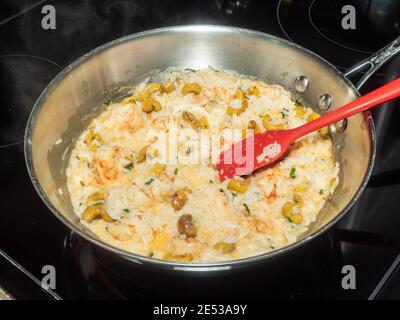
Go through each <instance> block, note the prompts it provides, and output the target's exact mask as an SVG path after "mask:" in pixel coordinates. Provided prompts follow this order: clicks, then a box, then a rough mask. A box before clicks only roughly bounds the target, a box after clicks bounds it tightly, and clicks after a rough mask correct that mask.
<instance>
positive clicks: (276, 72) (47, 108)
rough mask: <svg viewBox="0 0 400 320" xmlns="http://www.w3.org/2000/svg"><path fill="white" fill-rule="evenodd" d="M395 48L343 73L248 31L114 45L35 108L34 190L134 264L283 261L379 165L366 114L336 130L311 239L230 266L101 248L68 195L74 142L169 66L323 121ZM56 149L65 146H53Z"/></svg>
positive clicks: (29, 145)
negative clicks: (248, 88) (261, 85)
mask: <svg viewBox="0 0 400 320" xmlns="http://www.w3.org/2000/svg"><path fill="white" fill-rule="evenodd" d="M399 43H400V41H399V39H397V40H396V41H394V42H393V43H391V44H390V45H388V46H387V47H386V48H384V49H382V50H381V51H380V52H378V53H377V54H376V55H374V56H372V57H371V58H369V59H367V60H365V61H362V62H361V63H360V64H358V65H357V66H355V67H354V68H353V69H351V70H349V71H348V72H346V73H345V74H342V73H341V72H340V71H338V70H337V69H336V68H335V67H334V66H333V65H331V64H330V63H329V62H327V61H326V60H324V59H323V58H321V57H319V56H318V55H316V54H314V53H312V52H310V51H308V50H307V49H305V48H302V47H300V46H298V45H296V44H294V43H291V42H288V41H286V40H282V39H279V38H277V37H274V36H270V35H268V34H265V33H261V32H256V31H251V30H246V29H239V28H232V27H221V26H199V25H198V26H183V27H168V28H162V29H156V30H150V31H146V32H142V33H138V34H134V35H130V36H127V37H124V38H121V39H118V40H115V41H113V42H110V43H108V44H105V45H103V46H101V47H99V48H97V49H95V50H93V51H91V52H89V53H88V54H86V55H84V56H83V57H81V58H80V59H78V60H77V61H75V62H73V63H72V64H71V65H69V66H68V67H67V68H66V69H65V70H64V71H62V72H61V73H60V74H59V75H58V76H57V77H56V78H55V79H54V80H53V81H52V82H51V83H50V84H49V85H48V86H47V88H46V89H45V90H44V92H43V93H42V94H41V96H40V97H39V99H38V100H37V102H36V104H35V106H34V108H33V110H32V113H31V115H30V118H29V121H28V124H27V128H26V134H25V157H26V164H27V167H28V171H29V174H30V177H31V179H32V182H33V185H34V187H35V189H36V191H37V192H38V193H39V195H40V197H41V198H42V200H43V201H44V202H45V203H46V205H47V206H48V207H49V209H50V210H51V212H53V214H54V215H55V216H56V217H57V218H59V219H60V220H61V221H62V222H63V223H64V224H65V225H66V226H67V227H68V228H70V229H72V230H73V231H75V232H76V233H78V234H79V235H80V236H82V237H84V238H86V239H87V240H89V241H90V242H92V243H93V244H94V247H96V248H98V249H99V250H100V251H103V252H106V253H107V254H108V255H111V256H114V257H118V258H119V259H122V260H124V261H125V262H126V263H127V264H128V265H132V264H135V265H141V266H145V267H156V268H157V269H164V270H165V269H167V270H184V271H202V272H203V271H207V272H206V273H209V272H213V271H214V272H215V273H218V271H220V270H231V269H238V268H242V267H244V266H246V265H251V264H255V263H261V262H266V261H269V260H271V259H272V258H275V257H279V256H283V255H284V254H285V253H287V252H289V251H293V250H294V249H296V248H299V247H300V246H301V245H302V244H304V243H306V242H309V241H311V240H312V239H314V238H316V237H318V235H320V234H321V233H323V232H324V231H325V230H327V229H328V228H329V227H330V226H332V225H333V224H335V223H336V222H337V221H338V220H339V219H340V218H341V217H342V216H343V215H344V214H345V213H346V212H347V211H348V210H349V209H350V208H351V206H352V205H353V204H354V203H355V202H356V201H357V199H358V197H359V196H360V194H361V193H362V191H363V189H364V188H365V186H366V183H367V180H368V178H369V176H370V174H371V170H372V166H373V163H374V156H375V133H374V126H373V123H372V119H371V115H370V114H369V113H368V112H365V113H364V114H358V115H355V116H353V117H351V118H349V119H348V120H347V126H346V125H344V124H343V123H342V124H340V125H338V126H336V127H334V128H332V129H333V130H332V138H333V141H334V147H335V154H336V157H337V159H338V160H339V161H340V164H341V174H340V185H339V187H338V188H337V190H336V192H335V194H334V196H333V198H332V199H331V200H330V201H329V202H328V203H327V204H326V205H325V207H324V208H323V209H322V211H321V213H320V215H319V216H318V219H317V221H316V222H315V223H313V224H312V225H311V227H310V229H309V231H308V232H307V233H306V234H304V235H303V236H302V237H301V238H300V239H299V240H298V241H297V242H296V243H294V244H292V245H290V246H287V247H285V248H281V249H279V250H276V251H273V252H269V253H266V254H262V255H259V256H255V257H250V258H246V259H240V260H234V261H229V262H218V263H206V264H200V263H189V264H188V263H178V262H170V261H162V260H156V259H152V258H149V257H144V256H140V255H137V254H133V253H129V252H126V251H123V250H120V249H117V248H115V247H112V246H110V245H108V244H106V243H104V242H103V241H101V240H100V239H98V238H97V237H96V236H95V235H94V234H92V233H91V232H90V231H89V230H87V229H86V228H85V227H84V226H83V225H82V224H80V223H79V219H78V217H77V216H76V215H75V214H74V212H73V209H72V206H71V203H70V199H69V197H68V192H67V189H66V176H65V168H66V166H67V163H68V158H69V153H70V151H71V149H72V148H73V145H74V142H75V140H76V139H77V137H78V136H79V135H80V133H81V132H82V130H83V129H84V128H85V127H86V126H87V124H88V122H89V121H90V120H91V119H92V118H93V117H94V116H96V114H98V113H99V112H100V111H101V108H96V107H95V106H98V105H101V104H102V102H103V101H106V100H107V99H109V98H110V97H111V98H114V97H117V96H118V95H121V94H123V92H124V90H125V89H124V88H126V83H130V82H131V81H132V80H133V79H135V78H138V77H140V76H141V75H143V74H146V73H148V72H150V71H151V70H154V69H163V68H167V67H171V66H174V67H183V68H192V69H201V68H206V67H208V66H213V67H216V68H221V69H229V70H236V71H238V72H239V73H242V74H245V75H251V76H255V77H257V78H261V79H265V80H268V81H272V82H275V83H279V84H281V85H283V86H285V87H286V88H288V89H289V90H292V91H293V92H294V93H295V94H298V95H300V96H301V98H303V99H304V100H305V101H306V102H307V103H308V104H309V105H311V106H313V107H314V108H315V109H316V111H317V112H319V113H326V112H329V111H331V110H334V109H335V108H337V107H340V106H341V105H343V104H345V103H347V102H349V101H351V100H353V99H355V98H356V97H357V96H358V95H359V93H358V91H357V88H356V87H355V86H354V85H353V84H352V83H351V82H350V81H349V80H348V79H347V77H346V76H349V75H351V74H353V73H355V72H356V71H358V70H360V69H362V68H366V67H369V68H370V70H369V71H368V72H366V73H365V74H364V76H363V77H362V79H361V81H360V83H359V86H358V87H360V86H361V85H362V84H363V83H364V82H365V81H366V80H367V79H368V77H369V76H370V75H371V74H372V72H374V71H376V70H377V69H378V68H379V67H380V66H381V65H382V64H383V63H384V62H385V61H387V60H388V59H389V58H390V57H391V56H393V55H394V54H395V53H397V52H398V51H399V50H400V44H399ZM60 139H61V140H60ZM57 140H58V142H60V141H61V143H55V142H56V141H57Z"/></svg>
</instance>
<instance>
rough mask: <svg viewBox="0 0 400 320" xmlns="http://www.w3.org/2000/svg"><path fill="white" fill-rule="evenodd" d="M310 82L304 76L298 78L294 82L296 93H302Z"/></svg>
mask: <svg viewBox="0 0 400 320" xmlns="http://www.w3.org/2000/svg"><path fill="white" fill-rule="evenodd" d="M309 83H310V81H309V80H308V78H307V77H305V76H298V77H297V78H296V80H295V81H294V88H295V89H296V91H297V92H304V91H306V90H307V88H308V84H309Z"/></svg>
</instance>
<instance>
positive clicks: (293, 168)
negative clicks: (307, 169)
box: [290, 167, 297, 179]
mask: <svg viewBox="0 0 400 320" xmlns="http://www.w3.org/2000/svg"><path fill="white" fill-rule="evenodd" d="M290 177H291V178H292V179H295V178H296V177H297V175H296V168H295V167H292V168H291V169H290Z"/></svg>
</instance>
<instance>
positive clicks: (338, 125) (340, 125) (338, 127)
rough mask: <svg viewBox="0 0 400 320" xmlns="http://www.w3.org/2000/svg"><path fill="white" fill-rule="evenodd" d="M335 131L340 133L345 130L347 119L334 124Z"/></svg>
mask: <svg viewBox="0 0 400 320" xmlns="http://www.w3.org/2000/svg"><path fill="white" fill-rule="evenodd" d="M334 128H335V131H336V132H338V133H340V132H343V131H344V130H346V128H347V119H343V120H340V121H338V122H336V123H335V124H334Z"/></svg>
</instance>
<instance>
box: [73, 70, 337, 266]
mask: <svg viewBox="0 0 400 320" xmlns="http://www.w3.org/2000/svg"><path fill="white" fill-rule="evenodd" d="M164 78H165V79H163V82H162V83H157V82H152V83H150V82H147V81H146V80H144V81H143V82H141V83H140V84H138V85H137V86H136V87H135V88H134V89H133V92H132V96H130V97H127V98H125V99H123V100H122V101H121V102H118V103H106V104H105V106H104V111H103V112H102V113H101V114H100V115H99V116H98V117H96V118H95V119H94V120H93V121H92V122H91V123H90V125H89V126H88V128H87V129H86V130H84V132H83V133H82V134H81V136H80V137H79V139H78V141H77V142H76V146H75V148H74V150H73V151H72V153H71V156H70V160H69V165H68V168H67V178H68V181H67V185H68V190H69V195H70V198H71V201H72V204H73V207H74V210H75V212H76V214H77V215H78V216H79V217H80V218H81V219H82V220H81V221H82V223H83V224H85V225H86V226H87V227H88V228H90V229H91V230H92V231H93V232H94V233H95V234H96V235H97V236H98V237H99V238H100V239H102V240H103V241H105V242H107V243H109V244H111V245H114V246H115V247H118V248H121V249H124V250H127V251H130V252H134V253H137V254H141V255H145V256H149V257H154V258H158V259H167V260H173V261H184V262H214V261H223V260H232V259H239V258H244V257H249V256H254V255H257V254H261V253H265V252H268V251H271V250H275V249H277V248H280V247H282V246H286V245H288V244H291V243H293V242H295V241H296V239H297V238H298V236H299V235H300V234H301V233H303V232H305V231H306V230H307V228H308V226H309V225H310V224H311V223H312V222H313V221H315V219H316V217H317V215H318V213H319V211H320V210H321V208H322V207H323V205H324V204H325V202H326V201H327V199H328V198H329V197H330V196H331V195H332V194H333V192H334V190H335V188H336V186H337V185H338V173H339V165H338V163H337V162H335V160H334V157H333V153H332V141H331V138H330V136H329V134H328V132H327V130H325V129H323V130H320V131H319V132H315V133H312V134H309V135H308V136H306V137H304V138H302V139H300V140H298V141H297V142H296V143H295V144H294V145H293V146H292V147H291V149H290V151H289V152H288V154H287V155H286V156H285V157H284V158H283V159H282V160H281V161H279V162H277V163H276V164H274V165H273V166H271V167H269V168H266V169H264V170H262V171H259V172H257V173H255V174H253V175H251V176H249V177H246V178H245V179H244V178H239V177H237V178H234V179H231V180H228V181H224V182H223V183H220V182H219V179H218V172H217V171H216V168H215V164H214V163H213V161H212V159H213V157H214V158H215V156H218V154H219V151H220V150H218V149H217V150H214V148H212V145H213V142H211V143H210V145H211V147H210V146H208V147H206V148H204V146H203V148H202V150H201V151H199V152H198V150H199V149H198V147H199V145H201V143H199V139H200V138H199V136H200V135H198V136H196V134H193V133H199V132H201V133H202V134H203V133H204V132H205V136H208V137H215V136H217V137H218V139H217V140H216V141H217V142H218V143H224V144H225V146H229V145H230V144H231V143H232V142H234V141H238V140H240V139H242V138H243V137H245V136H247V135H249V134H252V132H256V133H258V132H261V131H263V130H273V129H288V128H294V127H297V126H299V125H301V124H304V123H306V122H307V121H311V120H313V119H315V118H316V117H318V116H319V115H318V114H316V113H315V112H313V111H312V109H311V108H308V107H305V106H303V105H302V104H301V102H299V101H297V100H295V99H293V97H292V96H291V94H290V93H289V92H288V91H287V90H285V89H284V88H283V87H281V86H279V85H275V84H272V85H271V84H267V83H265V82H262V81H258V80H254V79H249V78H247V77H244V76H240V75H238V74H235V73H232V72H227V71H218V70H213V69H205V70H200V71H193V70H175V71H171V72H169V73H168V74H166V75H165V76H164ZM228 129H235V130H233V131H234V132H239V133H240V134H239V135H237V134H236V135H235V134H233V135H232V136H229V135H228V136H225V135H222V132H223V131H226V130H228ZM246 129H247V130H246ZM173 130H176V131H177V139H170V140H167V141H168V142H167V143H165V141H164V140H163V139H162V138H160V136H159V135H158V134H160V133H165V135H167V134H170V133H171V132H172V131H173ZM155 133H157V134H155ZM211 140H212V139H211ZM214 140H215V139H214ZM214 142H215V141H214ZM204 149H205V150H206V152H204ZM170 150H175V151H176V153H170ZM193 159H197V161H193ZM189 160H190V161H189Z"/></svg>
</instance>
